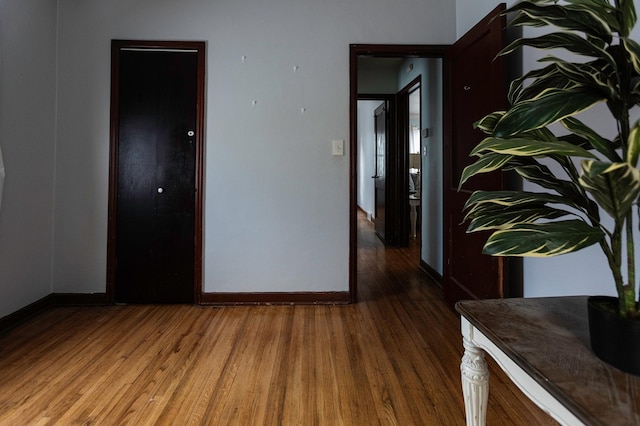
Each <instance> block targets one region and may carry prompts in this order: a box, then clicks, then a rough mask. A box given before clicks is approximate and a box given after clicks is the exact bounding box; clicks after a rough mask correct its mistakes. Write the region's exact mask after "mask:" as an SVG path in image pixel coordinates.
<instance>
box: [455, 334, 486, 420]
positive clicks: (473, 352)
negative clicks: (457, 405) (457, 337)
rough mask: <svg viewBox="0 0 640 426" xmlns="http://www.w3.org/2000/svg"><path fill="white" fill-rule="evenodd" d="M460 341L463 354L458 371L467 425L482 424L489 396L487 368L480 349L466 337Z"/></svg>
mask: <svg viewBox="0 0 640 426" xmlns="http://www.w3.org/2000/svg"><path fill="white" fill-rule="evenodd" d="M462 343H463V345H464V355H463V356H462V363H461V364H460V373H461V377H462V395H463V396H464V406H465V411H466V415H467V426H470V425H474V426H484V425H485V424H486V423H485V422H486V417H487V400H488V398H489V369H488V368H487V362H486V361H485V360H484V351H483V350H482V349H480V348H478V347H477V346H475V345H474V344H473V343H471V341H469V340H468V339H467V338H463V339H462Z"/></svg>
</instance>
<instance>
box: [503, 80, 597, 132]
mask: <svg viewBox="0 0 640 426" xmlns="http://www.w3.org/2000/svg"><path fill="white" fill-rule="evenodd" d="M603 100H604V97H603V96H602V94H600V93H598V92H596V91H594V90H591V89H589V88H584V87H576V88H573V89H565V90H557V89H550V90H547V91H545V92H544V93H543V94H542V95H541V96H539V97H538V98H536V99H532V100H529V101H525V102H522V103H519V104H516V105H515V106H514V107H513V108H511V109H510V110H509V111H508V112H507V113H506V114H505V115H504V116H503V117H502V119H500V121H499V122H498V124H497V125H496V127H495V129H494V131H493V134H494V136H497V137H503V138H506V137H509V136H512V135H515V134H519V133H523V132H526V131H529V130H532V129H537V128H540V127H545V126H548V125H549V124H552V123H555V122H556V121H558V120H562V119H563V118H565V117H568V116H571V115H574V114H577V113H578V112H581V111H584V110H586V109H588V108H589V107H591V106H593V105H594V104H596V103H598V102H601V101H603Z"/></svg>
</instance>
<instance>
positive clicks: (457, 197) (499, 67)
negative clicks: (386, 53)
mask: <svg viewBox="0 0 640 426" xmlns="http://www.w3.org/2000/svg"><path fill="white" fill-rule="evenodd" d="M503 10H504V4H502V5H500V6H498V7H497V8H496V9H494V10H493V11H492V12H491V13H490V14H489V15H488V16H487V17H486V18H484V19H483V20H482V21H480V22H479V23H478V24H477V25H476V26H475V27H473V28H472V29H471V30H470V31H469V32H468V33H467V34H465V35H464V36H463V37H462V38H460V40H458V41H457V42H456V43H455V44H454V45H453V46H452V47H451V48H450V49H449V50H448V51H447V54H446V55H445V67H446V72H445V75H447V76H448V78H449V81H448V82H447V84H446V86H445V90H447V91H448V96H447V97H448V98H449V99H450V104H449V106H448V108H446V110H445V114H446V118H445V132H447V133H446V136H445V146H444V156H445V166H444V184H445V191H444V221H445V238H444V240H445V241H444V244H445V247H444V256H445V258H444V259H445V265H444V277H443V285H444V294H445V298H446V299H447V301H448V302H449V303H450V304H453V303H455V302H456V301H457V300H462V299H487V298H501V297H505V296H509V289H508V280H507V276H508V275H507V272H508V271H507V262H506V259H505V258H503V257H491V256H487V255H483V254H481V252H482V247H483V245H484V242H485V241H486V238H487V235H486V234H484V235H480V234H467V232H466V229H467V224H466V223H464V224H463V223H462V219H463V214H462V208H463V206H464V203H465V202H466V200H467V199H468V198H469V195H470V194H471V193H472V192H473V191H474V190H476V189H485V190H490V189H501V188H503V186H504V179H503V175H502V173H499V172H498V173H491V174H485V175H482V176H478V177H474V178H473V179H472V180H470V181H469V182H467V183H466V184H465V186H464V187H463V188H462V190H460V191H458V183H459V182H460V175H461V173H462V170H463V169H464V168H465V166H467V165H469V164H470V163H471V162H472V159H471V158H470V157H469V152H470V151H471V149H472V148H473V147H474V146H475V145H476V144H477V143H478V142H480V141H481V140H482V138H483V137H484V134H483V133H482V132H480V131H479V130H475V129H473V123H474V122H476V121H477V120H479V119H480V118H482V117H484V116H485V115H486V114H488V113H490V112H492V111H496V110H500V109H503V108H505V106H506V81H505V72H504V65H503V61H502V60H501V59H500V58H497V59H495V58H496V54H497V53H498V52H499V51H500V49H501V48H502V47H503V43H504V28H505V20H504V18H503V17H499V15H500V13H501V12H502V11H503ZM494 18H495V19H494Z"/></svg>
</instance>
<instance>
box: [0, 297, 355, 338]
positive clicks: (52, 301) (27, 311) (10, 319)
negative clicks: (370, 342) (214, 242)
mask: <svg viewBox="0 0 640 426" xmlns="http://www.w3.org/2000/svg"><path fill="white" fill-rule="evenodd" d="M348 303H350V298H349V292H348V291H329V292H294V293H202V297H201V300H200V304H201V305H346V304H348ZM106 304H107V295H106V293H87V294H85V293H51V294H49V295H47V296H45V297H43V298H42V299H40V300H37V301H35V302H33V303H31V304H29V305H27V306H25V307H24V308H22V309H19V310H17V311H15V312H13V313H11V314H9V315H7V316H5V317H2V318H0V333H2V332H5V331H7V330H10V329H12V328H14V327H16V326H18V325H20V324H22V323H24V322H25V321H28V320H29V319H31V318H33V317H35V316H37V315H39V314H41V313H43V312H45V311H46V310H48V309H51V308H55V307H59V306H87V307H91V306H104V305H106Z"/></svg>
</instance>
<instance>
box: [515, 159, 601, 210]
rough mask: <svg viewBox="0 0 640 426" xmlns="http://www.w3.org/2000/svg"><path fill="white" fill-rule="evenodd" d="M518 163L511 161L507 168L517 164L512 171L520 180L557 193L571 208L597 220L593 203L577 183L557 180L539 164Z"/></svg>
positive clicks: (532, 162)
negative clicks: (568, 202) (569, 202)
mask: <svg viewBox="0 0 640 426" xmlns="http://www.w3.org/2000/svg"><path fill="white" fill-rule="evenodd" d="M518 162H519V161H518V160H512V162H511V163H510V164H509V166H511V165H512V164H513V165H516V164H517V166H516V167H514V170H515V171H516V173H518V175H520V176H521V177H522V179H524V180H526V181H528V182H531V183H535V184H536V185H539V186H541V187H543V188H545V189H550V190H553V191H555V192H557V193H558V194H560V195H561V196H562V197H563V198H564V199H565V200H570V201H571V202H572V204H573V207H575V208H578V209H580V210H582V211H584V212H586V213H588V214H589V215H591V216H593V217H594V218H598V210H597V208H596V207H594V206H593V201H591V200H590V199H589V198H588V197H586V196H585V195H584V191H582V189H581V187H580V186H579V185H578V184H577V183H575V182H573V181H570V180H563V179H560V178H558V177H557V176H555V175H554V174H553V173H551V170H549V168H548V167H547V166H544V165H542V164H539V163H537V162H536V161H535V160H534V161H531V163H529V164H527V163H525V162H521V163H520V164H518Z"/></svg>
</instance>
